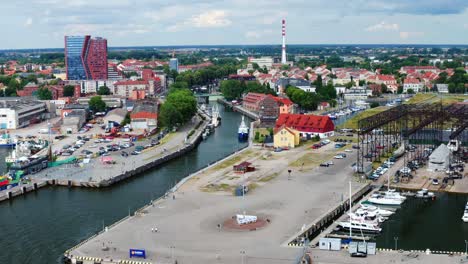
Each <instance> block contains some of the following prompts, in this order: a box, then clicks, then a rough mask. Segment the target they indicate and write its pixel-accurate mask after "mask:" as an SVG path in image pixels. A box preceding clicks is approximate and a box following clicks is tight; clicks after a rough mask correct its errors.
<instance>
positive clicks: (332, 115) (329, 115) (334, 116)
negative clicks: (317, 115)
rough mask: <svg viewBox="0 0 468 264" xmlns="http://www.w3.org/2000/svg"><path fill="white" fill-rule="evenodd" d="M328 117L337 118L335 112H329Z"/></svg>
mask: <svg viewBox="0 0 468 264" xmlns="http://www.w3.org/2000/svg"><path fill="white" fill-rule="evenodd" d="M328 117H330V119H331V120H335V119H336V115H335V114H328Z"/></svg>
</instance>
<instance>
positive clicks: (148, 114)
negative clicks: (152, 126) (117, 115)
mask: <svg viewBox="0 0 468 264" xmlns="http://www.w3.org/2000/svg"><path fill="white" fill-rule="evenodd" d="M134 118H146V119H157V118H158V114H156V113H151V112H138V113H134V114H130V119H134Z"/></svg>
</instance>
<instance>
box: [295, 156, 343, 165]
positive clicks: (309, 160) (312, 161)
mask: <svg viewBox="0 0 468 264" xmlns="http://www.w3.org/2000/svg"><path fill="white" fill-rule="evenodd" d="M334 155H335V154H324V153H320V154H318V155H317V154H311V153H307V154H304V155H303V156H302V157H300V158H299V159H297V160H296V161H293V162H291V163H289V166H290V167H302V164H304V166H306V167H310V166H317V165H319V164H320V163H322V162H324V161H326V160H330V159H331V158H333V156H334Z"/></svg>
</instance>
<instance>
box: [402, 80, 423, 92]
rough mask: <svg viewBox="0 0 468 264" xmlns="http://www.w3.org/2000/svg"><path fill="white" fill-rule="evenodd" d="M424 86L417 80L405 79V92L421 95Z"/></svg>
mask: <svg viewBox="0 0 468 264" xmlns="http://www.w3.org/2000/svg"><path fill="white" fill-rule="evenodd" d="M423 87H424V84H423V83H422V82H421V81H420V80H418V79H416V78H405V80H404V81H403V92H404V93H407V92H408V90H409V89H412V90H413V92H415V93H419V92H420V91H422V90H423Z"/></svg>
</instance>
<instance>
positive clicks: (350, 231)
mask: <svg viewBox="0 0 468 264" xmlns="http://www.w3.org/2000/svg"><path fill="white" fill-rule="evenodd" d="M351 206H352V202H351V181H349V239H351V237H352V235H353V231H352V230H353V225H352V221H351V218H352V217H351Z"/></svg>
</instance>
